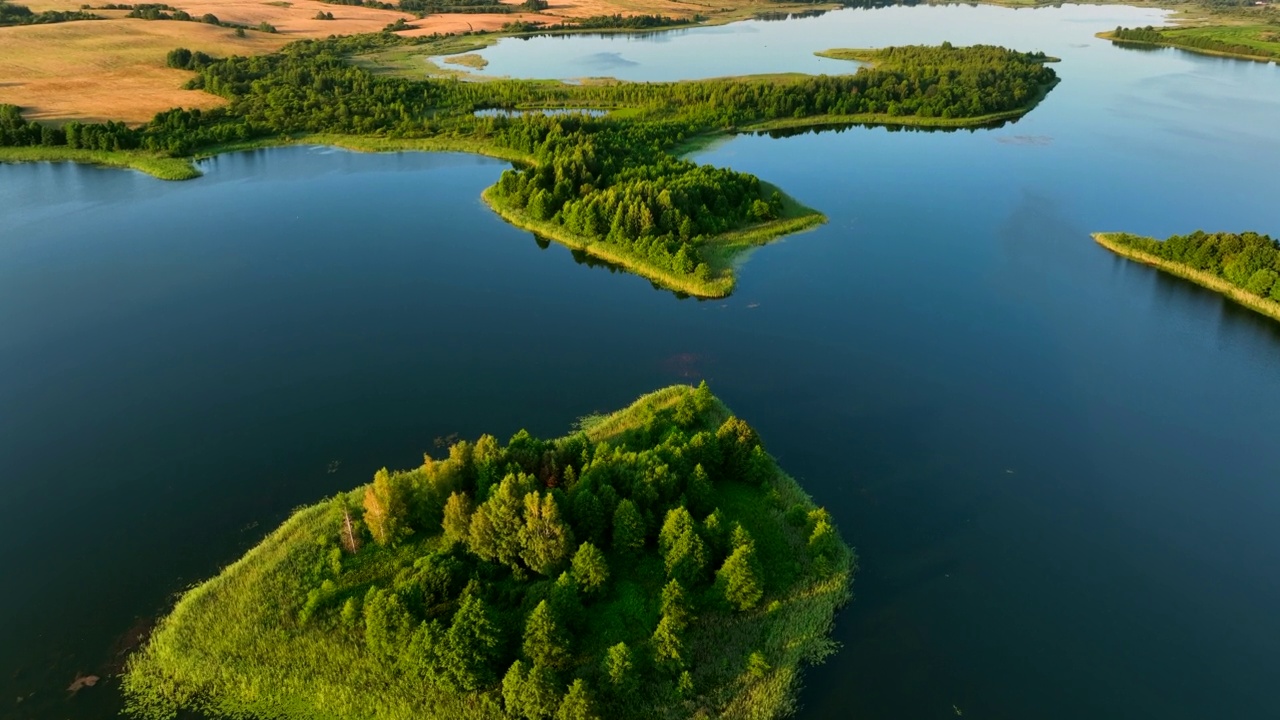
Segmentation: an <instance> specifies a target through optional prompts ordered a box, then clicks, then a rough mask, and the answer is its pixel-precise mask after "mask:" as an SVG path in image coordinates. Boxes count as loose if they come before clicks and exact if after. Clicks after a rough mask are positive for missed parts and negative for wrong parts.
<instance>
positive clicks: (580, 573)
mask: <svg viewBox="0 0 1280 720" xmlns="http://www.w3.org/2000/svg"><path fill="white" fill-rule="evenodd" d="M573 577H574V579H575V580H577V581H578V586H579V587H581V588H582V589H583V591H585V592H587V593H592V594H596V593H600V592H602V591H603V590H604V587H605V583H607V582H608V581H609V562H608V561H607V560H605V557H604V553H602V552H600V549H599V548H597V547H596V546H595V545H592V544H591V543H589V542H584V543H582V544H581V545H579V546H578V552H576V553H574V554H573Z"/></svg>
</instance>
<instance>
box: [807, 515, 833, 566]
mask: <svg viewBox="0 0 1280 720" xmlns="http://www.w3.org/2000/svg"><path fill="white" fill-rule="evenodd" d="M839 554H840V536H839V535H838V534H837V533H836V530H835V528H834V527H832V526H831V524H830V523H829V522H827V521H826V520H821V521H819V522H818V524H816V525H814V526H813V532H812V533H810V534H809V556H810V557H812V558H813V559H814V560H816V561H819V562H822V563H831V562H834V561H835V559H836V558H837V557H838V556H839Z"/></svg>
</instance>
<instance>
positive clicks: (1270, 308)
mask: <svg viewBox="0 0 1280 720" xmlns="http://www.w3.org/2000/svg"><path fill="white" fill-rule="evenodd" d="M1126 234H1127V233H1101V232H1099V233H1093V239H1094V241H1095V242H1097V243H1098V244H1099V245H1101V246H1102V247H1104V248H1106V249H1108V250H1110V251H1111V252H1113V253H1115V254H1117V255H1120V256H1122V257H1125V258H1128V259H1130V260H1133V261H1135V262H1140V263H1142V264H1143V265H1150V266H1151V267H1153V268H1156V269H1158V270H1162V271H1164V272H1166V273H1169V274H1170V275H1177V276H1178V277H1180V278H1183V279H1184V280H1190V281H1191V282H1193V283H1195V284H1197V285H1199V286H1201V287H1203V288H1207V289H1209V290H1212V291H1214V292H1216V293H1218V294H1220V295H1223V296H1225V297H1227V298H1229V299H1230V300H1232V301H1234V302H1236V303H1238V304H1240V305H1243V306H1245V307H1247V308H1249V309H1250V310H1253V311H1255V312H1259V313H1261V314H1263V315H1266V316H1267V317H1269V318H1272V319H1273V320H1280V302H1275V301H1274V300H1269V299H1267V298H1261V297H1258V296H1257V295H1253V294H1251V293H1248V292H1245V291H1244V290H1243V289H1241V288H1239V287H1237V286H1235V285H1232V284H1231V283H1229V282H1227V281H1226V280H1223V279H1222V278H1220V277H1218V276H1216V275H1211V274H1209V273H1207V272H1202V271H1200V270H1196V269H1195V268H1191V267H1187V266H1186V265H1183V264H1181V263H1176V262H1170V261H1168V260H1165V259H1164V258H1160V257H1156V256H1155V255H1152V254H1150V253H1145V252H1142V251H1141V250H1138V249H1135V248H1132V247H1130V246H1128V245H1122V244H1120V243H1118V242H1116V240H1115V238H1118V237H1123V236H1124V235H1126Z"/></svg>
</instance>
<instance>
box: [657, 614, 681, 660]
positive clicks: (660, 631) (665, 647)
mask: <svg viewBox="0 0 1280 720" xmlns="http://www.w3.org/2000/svg"><path fill="white" fill-rule="evenodd" d="M680 635H681V632H680V627H679V623H677V622H676V621H675V620H674V619H672V618H671V617H668V616H666V615H663V616H662V619H661V620H659V621H658V628H657V629H656V630H654V631H653V637H652V638H651V639H650V642H651V643H652V645H653V661H654V664H656V665H659V666H663V667H667V668H681V667H684V641H683V640H682V639H681V637H680Z"/></svg>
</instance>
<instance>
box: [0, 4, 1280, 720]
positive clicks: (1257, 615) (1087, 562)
mask: <svg viewBox="0 0 1280 720" xmlns="http://www.w3.org/2000/svg"><path fill="white" fill-rule="evenodd" d="M1160 17H1161V16H1160V15H1158V14H1156V13H1152V12H1149V11H1140V10H1133V9H1126V8H1117V7H1102V8H1098V7H1066V8H1061V9H1047V10H1036V11H1030V10H1018V11H1012V10H1000V9H995V8H962V7H955V8H912V9H894V10H881V11H848V12H841V13H833V14H830V15H828V16H825V17H822V18H817V19H812V20H803V21H793V22H788V23H748V24H745V25H744V26H729V27H726V28H715V29H710V30H706V31H703V30H696V31H685V32H681V33H678V34H674V35H671V36H659V37H658V38H649V39H646V40H643V41H640V40H634V39H633V40H629V41H628V40H621V39H617V38H613V39H610V40H608V41H601V40H598V39H592V38H586V37H575V38H570V39H562V38H556V39H553V40H548V41H545V42H546V44H547V45H554V48H553V49H549V50H548V49H545V48H544V46H542V45H538V44H537V43H539V42H543V41H528V42H524V43H516V42H504V43H501V44H499V45H497V46H495V47H494V48H491V49H490V50H488V51H486V57H488V58H489V59H490V61H491V65H490V70H491V71H493V72H495V73H497V74H515V73H513V72H511V71H510V70H509V69H503V65H502V63H501V62H500V60H501V59H502V58H503V57H506V56H505V55H503V53H516V54H512V55H510V61H511V62H512V63H516V64H517V65H518V64H519V62H520V56H519V55H518V52H526V53H528V52H535V51H536V52H537V53H538V58H539V62H540V63H543V64H544V68H545V67H552V66H553V65H554V66H555V67H556V68H565V69H566V70H564V72H566V73H568V72H574V73H578V74H582V72H583V71H582V70H581V69H580V68H581V63H580V62H579V61H578V60H575V58H580V57H582V56H583V55H590V54H591V53H595V52H602V51H601V50H599V48H600V47H604V46H605V45H603V44H602V43H605V42H607V43H609V45H608V47H612V48H614V50H613V51H616V52H622V53H623V54H624V55H625V56H626V57H627V58H632V59H635V60H634V61H635V62H640V63H641V64H640V65H639V66H637V67H638V68H639V69H637V70H635V72H636V73H639V74H638V75H636V76H635V77H645V78H663V77H674V76H677V75H680V74H683V75H685V76H693V75H716V74H726V73H730V72H733V73H737V72H745V71H756V70H796V69H805V70H814V69H815V67H816V66H804V65H803V63H807V62H811V60H809V59H808V55H807V53H809V52H811V51H813V50H818V49H823V48H826V47H832V46H840V45H853V46H857V45H882V44H888V43H895V42H935V41H941V40H951V41H953V42H957V43H968V42H977V41H983V42H998V43H1004V44H1010V45H1014V46H1016V47H1019V48H1021V49H1026V50H1044V51H1046V52H1048V53H1050V54H1053V55H1057V56H1060V57H1062V58H1063V62H1062V63H1061V64H1060V65H1058V66H1057V69H1058V71H1059V73H1060V74H1061V76H1062V78H1063V83H1062V84H1061V85H1060V86H1059V87H1058V88H1057V89H1056V90H1055V91H1054V92H1053V93H1052V95H1051V96H1050V97H1049V98H1048V100H1047V101H1046V102H1045V103H1043V104H1042V105H1041V106H1040V107H1039V108H1038V109H1036V110H1035V111H1034V112H1033V113H1032V114H1031V115H1030V116H1028V117H1027V118H1025V119H1023V120H1022V121H1020V122H1018V123H1016V124H1013V125H1008V126H1005V127H1003V128H1000V129H996V130H986V131H979V132H967V131H966V132H955V133H921V132H890V131H887V130H883V129H861V128H855V129H850V130H847V131H844V132H825V133H821V134H804V135H800V136H795V137H790V138H786V139H774V138H769V137H741V138H737V139H734V140H731V141H728V142H725V143H723V144H720V145H718V146H716V147H714V148H712V149H710V150H708V151H706V152H704V153H703V154H701V155H700V156H699V158H698V159H699V160H700V161H703V162H708V163H714V164H717V165H726V166H732V167H734V168H736V169H739V170H744V171H749V172H754V173H757V174H759V175H760V176H761V177H763V178H765V179H767V180H769V181H772V182H775V183H777V184H779V185H781V186H782V187H784V188H785V189H787V190H788V191H789V192H791V193H792V194H794V195H795V196H796V197H798V198H799V199H801V200H802V201H804V202H806V203H808V204H809V205H812V206H814V207H817V208H821V209H822V210H823V211H824V212H826V213H827V214H828V215H829V216H830V218H831V222H830V223H829V224H828V225H826V226H824V227H822V228H820V229H818V230H815V231H813V232H810V233H806V234H803V235H799V236H794V237H791V238H788V239H787V240H786V241H784V242H781V243H778V244H775V245H772V246H770V247H768V248H764V249H761V250H759V251H757V252H756V253H755V254H754V255H753V256H752V257H751V258H750V260H749V261H748V262H747V263H746V265H745V266H744V267H743V268H742V271H741V278H740V280H741V281H740V285H739V290H738V292H737V293H736V294H735V295H734V296H733V297H732V298H730V299H728V300H725V301H716V302H698V301H694V300H687V299H685V300H681V299H678V298H676V297H675V296H673V295H672V294H670V293H667V292H663V291H657V290H655V289H654V288H653V287H652V286H651V285H650V284H649V283H648V282H646V281H644V280H642V279H639V278H636V277H633V276H629V275H625V274H618V273H614V272H612V271H610V270H608V269H606V268H602V267H588V266H586V265H580V264H576V263H575V262H574V261H573V260H572V257H571V254H570V253H569V252H568V251H567V250H565V249H563V248H561V247H559V246H555V245H552V246H550V247H545V248H544V247H543V246H541V245H540V244H538V243H537V242H535V240H534V238H533V237H531V236H530V235H529V234H527V233H524V232H522V231H519V230H516V229H514V228H512V227H510V226H508V225H506V224H504V223H503V222H502V221H500V220H499V219H497V218H496V217H495V216H493V215H492V214H491V213H490V212H488V210H486V209H485V207H484V206H483V205H482V204H481V202H480V201H479V193H480V190H481V189H482V188H484V187H485V186H486V185H488V184H490V183H492V182H493V181H494V180H495V179H496V178H497V176H498V174H499V173H500V172H501V170H502V169H503V167H504V165H503V164H501V163H498V162H495V161H492V160H486V159H480V158H475V157H470V156H464V155H422V154H399V155H381V156H373V155H355V154H350V153H345V152H338V151H331V150H325V149H307V148H290V149H280V150H273V151H269V152H259V153H252V154H241V155H231V156H224V157H221V158H218V159H216V160H213V161H210V162H209V163H207V165H206V168H205V169H206V171H207V175H206V176H205V177H204V178H202V179H200V180H196V181H193V182H188V183H164V182H160V181H156V180H152V179H150V178H147V177H144V176H141V175H137V174H132V173H125V172H118V171H106V170H96V169H91V168H83V167H75V166H67V165H58V166H51V165H30V166H0V468H3V469H4V473H3V475H2V476H0V487H3V490H4V494H5V498H6V503H5V508H6V510H7V511H6V512H5V513H4V521H3V522H2V523H0V547H4V548H6V549H7V551H8V552H7V553H6V558H5V561H4V562H3V563H0V588H3V592H0V717H4V718H10V717H14V718H33V719H36V720H61V719H63V718H77V719H79V718H100V717H105V716H109V715H110V714H112V713H113V712H114V708H115V707H116V703H117V698H116V695H115V692H116V690H115V683H114V682H107V683H105V684H103V685H99V686H98V687H95V688H91V689H87V690H83V691H81V692H79V693H78V694H76V695H74V696H71V695H69V694H68V693H67V692H65V690H64V688H65V687H66V686H67V685H68V684H69V683H70V682H71V681H72V679H73V678H74V677H75V676H76V674H77V673H78V672H79V673H95V674H108V673H110V672H111V668H112V667H113V665H115V664H117V663H118V662H119V658H120V653H121V652H122V650H124V649H125V648H126V647H127V642H125V640H124V639H123V638H124V637H125V636H127V635H128V634H129V633H130V631H131V628H134V629H135V631H136V626H138V625H139V624H145V622H146V619H147V618H149V617H152V616H154V615H155V614H156V613H157V612H160V611H163V609H164V608H165V607H166V604H167V603H168V602H170V598H171V597H172V594H173V593H175V592H177V591H180V590H181V589H182V588H184V587H186V586H187V585H188V584H189V583H192V582H195V581H197V580H199V579H201V578H203V577H207V576H208V575H210V574H211V573H214V572H216V570H217V569H218V568H219V567H220V566H222V565H224V564H226V563H227V562H229V561H231V560H233V559H234V558H235V557H237V555H238V554H239V553H240V552H242V551H243V550H244V549H246V548H248V547H249V546H251V545H252V544H253V543H254V542H256V541H257V540H258V539H259V538H260V537H261V536H262V535H263V533H264V532H266V531H267V530H268V529H270V528H271V527H273V526H274V525H275V524H276V523H278V522H279V521H280V520H281V519H283V518H284V517H285V516H286V515H287V513H288V512H289V510H290V509H291V508H293V507H296V506H298V505H299V504H303V503H308V502H311V501H314V500H316V499H318V498H320V497H322V496H324V495H326V494H329V493H332V492H334V491H336V490H338V489H341V488H348V487H352V486H354V485H356V484H358V483H361V482H365V481H367V480H368V478H369V477H370V476H371V474H372V473H373V471H374V470H375V469H377V468H378V467H381V466H383V465H390V466H409V465H412V464H414V463H415V462H416V461H417V458H419V457H420V453H421V452H423V451H430V450H432V449H433V443H432V441H433V439H434V438H436V437H439V436H443V435H446V434H448V433H453V432H458V433H461V434H462V435H464V436H475V435H478V434H479V433H481V432H494V433H497V434H499V435H503V436H505V435H509V434H511V433H512V432H514V431H515V430H517V429H518V428H520V427H528V428H529V429H530V430H531V431H533V432H536V433H540V434H543V435H557V434H559V433H561V432H563V431H564V430H565V429H566V428H567V427H568V425H569V424H570V422H572V420H573V419H574V418H576V417H578V416H581V415H583V414H586V413H589V412H592V411H596V410H607V409H612V408H615V407H618V406H621V405H623V404H625V403H626V402H628V401H629V400H630V399H632V398H633V397H634V396H636V395H638V394H640V393H642V392H645V391H648V390H651V389H653V388H655V387H658V386H660V385H663V384H667V383H671V382H679V381H693V380H696V379H699V378H707V379H708V380H709V381H710V382H711V384H712V387H713V388H714V390H715V391H716V392H717V393H718V394H719V395H721V397H723V398H724V399H725V400H726V401H728V402H729V403H730V404H731V405H732V406H733V407H734V408H735V409H736V410H738V411H739V412H740V413H741V414H742V415H743V416H744V417H746V418H748V419H749V420H750V421H751V422H752V423H753V424H755V425H756V426H757V427H758V428H759V430H760V431H761V433H762V435H763V436H764V438H765V440H766V443H767V444H768V447H769V449H770V450H771V451H772V452H773V453H775V454H776V455H777V456H778V457H779V459H780V461H781V462H782V463H783V465H784V466H785V467H786V468H788V469H789V470H790V471H791V472H793V473H794V474H796V475H797V476H798V477H799V478H800V479H801V480H802V482H803V483H804V484H805V486H806V487H807V488H808V489H809V490H810V491H811V492H812V493H813V495H814V496H815V498H816V499H817V501H818V502H820V503H822V504H824V505H826V506H828V507H829V508H830V509H831V511H832V512H833V513H834V514H835V516H836V517H837V519H838V521H839V523H840V526H841V528H842V530H843V531H844V534H845V536H846V537H847V538H848V539H849V540H850V541H851V542H852V543H854V544H855V545H857V547H858V549H859V552H860V553H861V555H862V572H861V573H860V574H859V576H858V578H857V583H856V600H855V602H854V603H853V604H852V605H851V606H850V607H849V608H848V609H847V610H846V611H845V612H844V613H843V614H842V615H841V616H840V618H839V622H838V627H837V633H836V634H837V636H838V638H839V639H840V640H841V641H842V642H843V643H844V649H843V650H842V652H841V653H840V654H839V655H837V656H836V657H834V658H832V659H831V660H830V661H829V662H828V663H827V664H826V665H825V666H823V667H821V668H819V669H817V670H815V671H812V672H810V673H809V675H808V676H807V680H808V682H807V688H806V690H805V691H804V693H803V695H802V700H803V703H804V710H803V712H802V713H801V717H802V718H806V719H808V720H819V719H821V720H828V719H830V720H836V719H838V718H850V717H852V718H861V719H866V720H897V719H900V718H913V719H914V718H924V719H930V718H937V719H939V720H941V719H943V718H954V717H956V713H957V709H958V710H959V711H961V712H963V713H964V716H965V717H967V718H993V719H1000V720H1025V719H1027V718H1038V719H1043V720H1077V719H1078V718H1086V717H1087V718H1095V719H1098V718H1108V719H1110V718H1115V719H1117V720H1121V719H1124V720H1128V719H1131V718H1156V717H1158V718H1163V719H1165V720H1183V719H1186V720H1192V719H1195V720H1199V719H1201V718H1269V717H1277V716H1280V698H1277V696H1276V694H1275V688H1276V687H1278V686H1280V657H1278V656H1277V654H1276V650H1277V648H1280V616H1278V615H1277V614H1276V612H1275V608H1276V607H1278V606H1280V576H1277V575H1276V573H1275V568H1276V567H1277V566H1278V565H1280V523H1277V517H1280V483H1277V482H1276V481H1277V479H1278V478H1277V467H1280V446H1278V445H1277V444H1276V443H1275V441H1274V435H1275V427H1276V424H1277V421H1278V420H1280V326H1277V325H1276V324H1275V323H1272V322H1269V321H1266V320H1264V319H1262V318H1261V317H1259V316H1255V315H1253V314H1251V313H1248V312H1246V311H1242V310H1240V309H1238V308H1236V307H1235V306H1233V305H1230V304H1228V303H1225V302H1223V301H1222V300H1221V299H1220V298H1218V297H1217V296H1215V295H1213V294H1211V293H1208V292H1205V291H1202V290H1199V289H1197V288H1195V287H1192V286H1188V285H1187V284H1185V283H1182V282H1179V281H1176V280H1172V279H1169V278H1166V277H1162V276H1160V275H1157V274H1156V273H1154V272H1152V271H1150V270H1148V269H1146V268H1143V267H1141V266H1136V265H1133V264H1129V263H1126V262H1124V261H1121V260H1118V259H1116V258H1114V257H1112V256H1111V255H1109V254H1108V253H1106V252H1105V251H1103V250H1101V249H1100V248H1098V247H1096V246H1095V245H1094V244H1093V243H1092V242H1091V241H1090V239H1089V237H1088V233H1089V232H1090V231H1092V230H1098V229H1128V230H1133V231H1137V232H1143V233H1149V234H1155V235H1166V234H1169V233H1173V232H1183V231H1188V230H1192V229H1195V228H1198V227H1204V228H1211V229H1218V228H1223V229H1246V228H1254V229H1258V230H1262V231H1269V232H1272V233H1276V232H1277V231H1280V209H1278V208H1280V204H1278V203H1277V202H1276V195H1275V180H1276V168H1277V167H1280V139H1277V136H1276V134H1275V133H1274V132H1273V129H1274V127H1275V121H1276V119H1277V118H1278V117H1280V69H1278V68H1276V67H1274V66H1264V65H1258V64H1254V63H1247V62H1235V61H1230V60H1222V59H1214V58H1204V57H1197V56H1194V55H1188V54H1184V53H1179V52H1176V51H1154V52H1137V51H1129V50H1122V49H1118V48H1114V47H1111V46H1110V45H1109V44H1107V43H1105V42H1103V41H1100V40H1096V39H1095V38H1093V33H1095V32H1097V31H1099V30H1104V29H1107V28H1111V27H1114V26H1115V25H1117V24H1128V25H1133V24H1148V23H1153V22H1159V19H1160ZM746 28H750V30H748V29H746ZM761 36H768V37H769V38H770V39H771V41H772V40H773V39H777V40H778V41H779V42H781V43H783V46H784V47H785V51H784V50H783V49H779V50H778V51H777V52H778V54H777V55H776V56H773V55H770V56H768V57H764V58H756V60H759V62H757V64H755V65H750V64H747V63H745V62H740V61H742V60H743V58H746V57H748V56H751V57H754V56H756V55H759V54H760V53H759V51H758V50H756V51H750V49H749V41H750V40H751V39H752V38H759V37H761ZM689 38H694V39H695V40H696V42H695V40H690V39H689ZM698 38H702V39H701V40H697V39H698ZM719 38H727V39H724V40H720V39H719ZM713 39H714V42H723V45H711V44H706V45H699V44H698V43H703V42H705V43H712V42H713ZM690 43H692V44H690ZM686 46H687V47H686ZM681 47H686V49H684V50H680V51H679V52H676V48H681ZM697 47H704V48H706V50H705V54H701V53H700V54H690V53H692V52H693V50H690V49H688V48H695V49H696V48H697ZM743 47H747V48H748V50H744V51H743V52H744V53H745V54H739V55H734V56H733V58H731V59H730V58H726V56H725V53H728V52H729V51H730V50H732V49H734V48H743ZM508 48H511V49H508ZM521 48H523V50H521ZM619 48H622V50H619ZM771 51H772V46H771ZM734 52H738V51H737V50H734ZM681 53H683V54H681ZM525 57H526V60H527V58H528V57H530V56H525ZM662 57H665V58H666V59H665V60H662V61H661V62H659V58H662ZM636 58H643V61H642V60H640V59H636ZM793 62H794V64H792V63H793ZM722 64H723V65H722ZM818 71H820V70H818ZM560 72H561V71H560V70H556V71H555V72H550V71H544V69H543V68H538V69H537V74H558V73H560ZM592 74H597V73H592ZM610 74H618V73H610ZM628 77H631V76H628ZM335 460H337V461H340V466H339V467H338V470H337V472H335V473H329V472H328V468H329V466H330V463H331V462H332V461H335ZM16 698H21V699H22V700H21V702H15V699H16Z"/></svg>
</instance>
